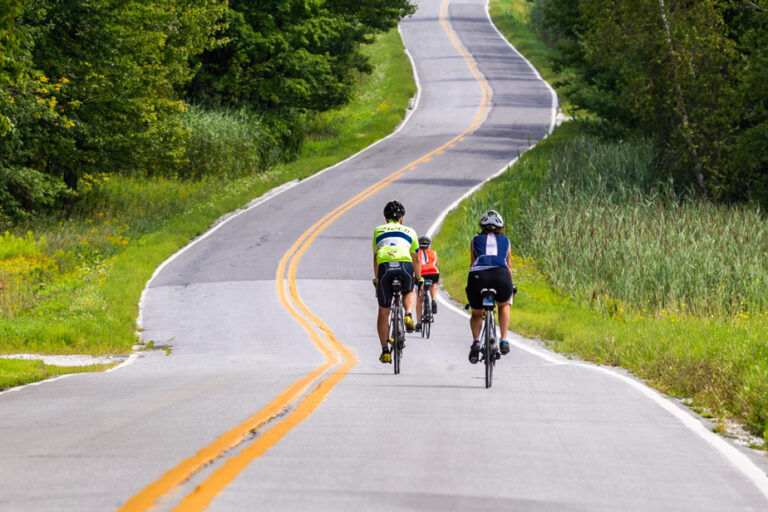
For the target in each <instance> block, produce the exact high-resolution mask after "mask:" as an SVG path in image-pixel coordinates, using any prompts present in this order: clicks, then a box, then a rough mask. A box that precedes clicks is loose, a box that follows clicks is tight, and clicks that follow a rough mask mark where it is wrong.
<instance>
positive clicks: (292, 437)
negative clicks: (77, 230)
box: [0, 0, 768, 511]
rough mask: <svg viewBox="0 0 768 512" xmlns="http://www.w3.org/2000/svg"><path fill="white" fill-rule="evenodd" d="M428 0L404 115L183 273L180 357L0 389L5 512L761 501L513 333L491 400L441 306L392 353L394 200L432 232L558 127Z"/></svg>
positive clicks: (657, 422)
mask: <svg viewBox="0 0 768 512" xmlns="http://www.w3.org/2000/svg"><path fill="white" fill-rule="evenodd" d="M418 3H419V10H418V12H417V14H416V15H414V16H413V17H412V18H408V19H407V20H404V21H403V23H402V25H401V32H402V34H403V38H404V40H405V43H406V46H407V47H408V49H409V52H410V53H411V55H412V57H413V60H414V63H415V67H416V72H417V75H418V78H419V85H420V97H419V101H418V104H417V108H416V109H415V111H414V112H413V114H412V115H411V116H410V117H409V119H408V121H407V123H405V124H404V125H403V126H402V127H401V129H400V130H399V131H398V132H397V133H395V134H394V135H392V136H391V137H389V138H387V139H385V140H384V141H381V142H380V143H379V144H377V145H375V146H374V147H372V148H369V149H368V150H366V151H364V152H363V153H361V154H359V155H357V156H356V157H355V158H353V159H351V160H349V161H346V162H344V163H342V164H340V165H338V166H336V167H334V168H332V169H330V170H327V171H326V172H323V173H321V174H319V175H317V176H315V177H313V178H311V179H308V180H304V181H302V182H300V183H298V184H296V185H295V186H292V187H289V188H286V189H284V190H282V191H281V193H279V194H277V195H275V196H273V197H271V198H270V199H268V200H265V201H263V202H261V203H259V204H258V205H255V206H253V207H252V208H250V209H248V210H247V211H244V212H241V213H240V214H238V215H237V216H235V217H232V218H231V219H229V220H228V221H226V222H225V223H223V224H220V225H219V226H218V227H217V228H216V229H215V230H213V231H211V232H209V233H208V234H206V235H205V236H204V237H202V238H200V239H199V240H197V241H196V242H195V243H194V244H193V245H191V246H189V247H188V248H187V249H186V250H185V251H183V252H181V253H180V254H178V255H177V256H176V257H174V258H173V259H172V260H170V261H169V262H167V264H165V265H164V266H163V268H162V269H161V270H160V272H158V274H157V275H156V277H155V278H154V279H153V281H152V282H151V283H150V285H149V287H148V289H147V291H146V293H145V297H144V300H143V304H142V324H143V326H144V328H145V331H144V333H143V337H144V339H145V340H153V341H155V342H156V343H157V344H169V345H171V346H172V348H173V351H172V354H171V355H170V356H165V355H164V354H162V353H148V354H145V355H143V357H140V358H138V359H137V360H136V362H135V363H133V364H131V365H128V366H125V367H122V368H120V369H118V370H117V371H114V372H110V373H105V374H89V375H78V376H75V377H71V378H67V379H62V380H58V381H55V382H51V383H46V384H43V385H40V386H32V387H27V388H24V389H21V390H19V391H17V392H12V393H5V394H1V395H0V453H2V460H1V461H0V510H3V511H5V510H14V511H15V510H46V511H47V510H78V511H84V510H114V509H119V508H122V509H123V510H145V509H149V508H150V507H155V509H158V510H167V509H172V508H174V507H177V508H179V509H181V510H199V509H202V508H205V507H209V508H210V509H212V510H252V509H256V508H257V507H258V508H261V509H266V510H393V509H394V510H410V509H418V510H534V511H540V510H551V511H562V510H606V511H609V510H610V511H614V510H624V511H649V510H690V511H702V510H712V511H725V510H728V511H731V510H767V509H768V483H766V479H765V466H763V469H759V468H758V465H759V464H764V462H763V461H760V460H757V462H752V460H753V459H752V458H751V455H745V452H742V451H740V450H739V449H736V448H734V447H733V446H731V445H730V444H729V443H727V442H725V441H723V440H721V439H720V438H717V437H716V436H714V435H713V434H711V433H708V432H707V431H706V430H705V429H704V427H703V426H701V424H700V423H699V421H698V420H697V419H696V418H693V417H692V416H689V415H688V413H686V412H684V411H682V410H681V409H679V408H677V406H676V405H674V404H673V403H671V402H669V401H667V400H666V399H664V398H662V397H660V396H659V395H657V394H656V393H654V392H652V391H649V390H647V388H645V387H643V386H642V385H640V384H639V383H637V382H636V381H634V380H633V379H631V378H629V377H626V376H624V375H623V374H621V373H615V372H613V371H611V370H605V369H601V368H597V367H594V366H590V365H586V364H580V363H574V362H572V361H570V360H567V359H565V358H562V357H560V356H558V355H555V354H552V353H549V352H546V351H543V350H542V349H540V348H538V347H537V346H536V345H535V344H533V343H532V342H528V341H526V340H522V339H518V340H516V342H515V345H514V347H513V350H512V352H511V353H510V354H509V355H507V356H505V358H504V359H503V360H502V361H501V362H500V363H499V365H498V366H497V369H496V377H495V380H494V386H493V388H492V389H491V390H486V389H484V387H483V380H482V368H481V367H480V366H472V365H470V364H469V363H468V362H467V360H466V357H467V351H468V346H469V341H470V340H469V328H468V323H467V320H466V318H465V317H464V316H463V315H462V314H461V313H460V312H457V311H454V310H452V309H450V308H449V307H448V305H447V303H445V302H443V303H441V304H440V311H439V313H438V315H437V318H436V320H437V322H436V324H435V326H434V328H433V333H432V339H430V340H429V341H424V340H421V339H420V338H418V337H415V336H414V337H410V338H409V341H408V346H407V348H406V351H405V357H404V360H403V370H402V374H401V375H398V376H394V375H392V369H391V366H385V365H381V364H380V363H379V362H378V355H379V347H378V340H377V338H376V335H375V330H374V325H375V315H376V303H375V299H374V297H373V287H372V286H371V283H370V278H371V277H372V268H371V249H370V245H371V242H370V236H371V234H372V230H373V228H374V227H375V226H376V225H377V224H379V223H380V222H381V219H382V215H381V211H382V208H383V205H384V204H385V203H386V202H387V201H388V200H389V199H391V198H398V199H399V200H400V201H402V202H403V203H404V204H405V205H406V208H407V214H406V223H407V224H409V225H411V226H413V227H415V228H416V230H417V231H418V232H419V233H424V232H427V230H429V229H430V227H431V226H432V225H433V223H434V222H435V219H437V218H438V217H439V216H440V215H441V213H442V212H443V211H444V210H445V209H446V208H447V207H448V206H449V205H450V204H452V203H453V202H454V201H456V200H457V199H458V198H459V197H461V196H462V195H463V194H464V193H465V192H466V191H467V190H468V189H469V188H471V187H473V186H475V185H477V184H479V183H482V182H483V181H484V180H485V179H487V178H488V177H489V176H491V175H492V174H494V173H496V172H497V171H498V170H499V169H501V168H503V167H504V166H505V165H506V164H507V163H508V162H509V161H510V160H512V159H513V158H514V157H515V156H517V154H518V153H519V152H521V151H523V150H525V149H526V148H527V147H528V145H529V141H530V140H533V141H535V140H538V139H540V138H541V137H543V136H544V135H545V134H546V132H547V131H548V130H550V129H551V127H552V123H553V118H554V104H555V100H554V97H553V93H552V92H551V90H550V89H549V87H548V86H547V85H546V84H545V83H544V82H542V81H541V80H540V79H539V78H538V76H537V75H536V73H535V72H534V71H533V69H532V68H531V67H530V66H529V65H528V64H527V63H526V62H525V61H524V60H523V59H521V58H520V56H519V55H518V54H517V53H516V52H515V51H514V50H513V49H512V48H511V47H510V46H509V45H508V44H507V43H506V42H505V41H504V40H503V39H502V38H501V37H500V36H499V35H498V33H497V32H496V31H495V29H494V28H493V26H492V25H491V23H490V20H489V18H488V16H487V12H486V6H485V1H484V0H464V1H458V0H422V1H420V2H418ZM756 464H757V465H756Z"/></svg>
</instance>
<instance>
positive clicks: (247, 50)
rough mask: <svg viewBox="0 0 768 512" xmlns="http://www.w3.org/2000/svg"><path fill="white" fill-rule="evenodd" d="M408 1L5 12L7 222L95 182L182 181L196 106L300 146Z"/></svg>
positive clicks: (2, 136) (0, 152)
mask: <svg viewBox="0 0 768 512" xmlns="http://www.w3.org/2000/svg"><path fill="white" fill-rule="evenodd" d="M413 10H414V7H413V6H412V5H410V3H409V2H408V0H248V1H246V0H230V1H228V2H227V1H222V0H2V2H1V5H0V223H4V224H7V223H8V222H10V221H13V220H16V219H19V218H21V217H24V216H25V215H27V214H29V213H30V212H35V211H41V210H46V209H52V208H59V207H61V206H62V205H64V204H65V203H67V202H68V201H72V200H74V199H75V198H76V196H77V186H78V182H79V179H80V178H81V177H82V176H84V175H86V174H96V173H142V174H163V175H174V174H175V173H177V172H178V170H179V168H180V166H181V165H183V164H184V162H185V158H186V144H187V141H188V140H189V133H188V130H186V129H185V128H184V125H183V124H182V122H181V115H182V113H183V112H184V111H185V109H186V108H187V106H188V104H189V103H190V102H195V103H198V104H201V105H203V106H208V107H219V106H228V107H235V108H238V109H243V108H246V109H249V110H251V111H253V112H255V113H257V114H258V115H259V116H262V117H263V119H265V122H266V123H267V124H268V125H269V126H270V129H272V130H274V132H275V134H276V137H278V138H280V139H281V140H282V142H283V144H285V145H286V147H288V146H291V145H292V146H293V147H294V148H295V147H296V146H297V145H298V143H299V140H298V135H297V133H299V132H300V130H299V129H298V128H299V126H300V124H301V118H302V116H303V115H304V114H305V113H307V112H318V111H324V110H328V109H331V108H335V107H339V106H341V105H343V104H344V103H346V102H347V101H348V100H349V95H350V91H351V87H352V84H353V83H354V81H355V79H356V77H357V75H358V73H360V72H366V71H369V65H368V62H367V61H366V59H365V58H364V57H363V55H362V53H361V51H360V49H361V44H363V43H366V42H369V41H371V39H372V37H373V36H374V35H375V34H376V33H378V32H380V31H383V30H386V29H388V28H391V27H393V26H395V25H396V24H397V22H398V21H399V20H400V19H401V18H402V17H403V16H406V15H408V14H410V13H412V12H413Z"/></svg>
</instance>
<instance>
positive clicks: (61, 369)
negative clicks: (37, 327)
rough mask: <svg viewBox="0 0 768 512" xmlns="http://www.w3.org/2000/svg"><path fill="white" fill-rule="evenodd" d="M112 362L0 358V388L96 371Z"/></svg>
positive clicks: (109, 365)
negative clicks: (73, 363) (55, 362)
mask: <svg viewBox="0 0 768 512" xmlns="http://www.w3.org/2000/svg"><path fill="white" fill-rule="evenodd" d="M113 366H114V365H113V364H95V365H89V366H54V365H48V364H44V363H43V362H42V361H40V360H20V359H0V390H2V389H7V388H12V387H14V386H20V385H22V384H28V383H30V382H36V381H39V380H43V379H49V378H51V377H58V376H59V375H68V374H71V373H85V372H98V371H103V370H107V369H109V368H111V367H113Z"/></svg>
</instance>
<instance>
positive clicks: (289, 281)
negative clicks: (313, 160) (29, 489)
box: [118, 0, 491, 512]
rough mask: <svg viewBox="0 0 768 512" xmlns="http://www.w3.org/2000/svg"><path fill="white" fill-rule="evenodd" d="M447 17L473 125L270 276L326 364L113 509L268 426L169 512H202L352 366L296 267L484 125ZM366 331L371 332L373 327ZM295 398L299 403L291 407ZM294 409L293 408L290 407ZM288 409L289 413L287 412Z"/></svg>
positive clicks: (149, 494)
mask: <svg viewBox="0 0 768 512" xmlns="http://www.w3.org/2000/svg"><path fill="white" fill-rule="evenodd" d="M447 11H448V0H444V1H443V4H442V6H441V10H440V23H441V24H442V26H443V29H444V30H445V31H446V33H447V34H448V36H449V38H450V39H451V42H452V43H453V45H454V46H455V47H456V48H457V49H458V51H459V53H460V54H461V55H462V57H463V58H464V59H465V60H466V62H467V64H468V65H469V68H470V70H471V71H472V74H473V75H474V76H475V78H476V79H477V81H478V82H479V84H480V86H481V88H482V100H481V103H480V107H479V108H478V111H477V115H476V117H475V119H474V121H473V122H472V124H471V125H470V126H469V128H467V129H466V130H464V131H463V132H462V133H460V134H459V135H457V136H456V137H454V138H452V139H451V140H449V141H448V142H446V143H445V144H443V145H442V146H440V147H438V148H437V149H435V150H433V151H430V152H429V153H427V154H426V155H424V156H422V157H421V158H419V159H417V160H414V161H413V162H411V163H409V164H407V165H406V166H404V167H402V168H400V169H399V170H397V171H395V172H393V173H392V174H390V175H389V176H387V177H385V178H384V179H382V180H380V181H378V182H377V183H375V184H373V185H371V186H370V187H368V188H367V189H365V190H364V191H362V192H361V193H359V194H358V195H356V196H355V197H353V198H352V199H349V200H348V201H346V202H345V203H344V204H342V205H340V206H338V207H337V208H335V209H334V210H333V211H331V212H330V213H327V214H326V215H325V216H324V217H323V218H321V219H320V220H319V221H317V222H316V223H315V224H313V225H312V227H310V228H309V229H308V230H306V231H305V232H304V233H303V234H302V235H301V237H299V239H298V240H296V242H294V244H293V245H292V246H291V248H290V249H289V250H288V252H286V253H285V255H284V256H283V257H282V259H281V260H280V263H279V265H278V269H277V274H276V276H275V281H276V291H277V296H278V299H279V300H280V303H281V304H282V305H283V307H284V308H285V309H286V310H287V311H288V313H290V315H291V316H292V317H293V318H294V319H295V320H296V322H297V323H299V325H301V326H302V327H303V328H304V330H305V331H306V332H307V334H308V335H309V338H310V340H311V342H312V343H313V344H314V346H315V347H316V348H317V349H318V350H319V351H320V352H321V353H322V354H323V357H324V359H325V362H323V363H322V364H320V365H319V366H317V367H316V368H314V369H313V370H312V371H311V372H309V373H308V374H306V375H304V376H303V377H301V378H300V379H298V380H297V381H295V382H293V383H292V384H290V385H289V386H288V387H287V388H285V389H284V390H283V391H282V392H281V393H280V394H279V395H278V396H276V397H275V398H274V399H273V400H272V401H271V402H270V403H269V404H267V405H266V406H265V407H264V408H263V409H261V410H260V411H259V412H257V413H256V414H254V415H253V416H251V417H250V418H248V420H246V421H245V422H243V423H241V424H240V425H238V426H236V427H234V428H233V429H231V430H229V431H228V432H226V433H224V434H223V435H221V436H220V437H219V438H218V439H216V440H215V441H214V442H213V443H211V444H210V445H209V446H206V447H205V448H203V449H202V450H200V451H199V452H198V453H197V454H195V456H193V457H190V458H188V459H186V460H184V461H182V462H181V463H180V464H179V465H178V466H176V467H175V468H173V469H171V470H169V471H167V472H166V473H165V474H164V475H163V476H162V477H160V478H159V479H158V480H156V481H155V482H153V483H151V484H149V485H148V486H147V487H145V488H144V489H143V490H142V491H141V492H139V493H138V494H136V495H135V496H133V497H132V498H131V499H130V500H128V501H127V502H126V503H125V505H123V506H122V507H121V508H120V509H118V510H119V511H121V512H128V511H140V510H147V509H149V508H151V507H152V506H153V505H155V503H156V502H157V501H158V500H159V499H160V498H162V497H163V496H166V495H167V494H169V493H170V492H171V491H173V490H174V489H176V488H177V487H178V486H180V485H181V484H183V483H184V482H186V481H188V480H189V479H190V478H192V476H193V475H195V474H196V473H197V472H199V471H200V470H201V469H202V468H203V467H205V466H206V465H208V464H210V463H212V462H213V461H215V460H217V459H219V458H221V457H222V456H224V455H225V454H226V452H227V451H229V450H231V449H232V448H234V447H236V446H238V445H240V444H242V443H243V442H244V441H245V440H246V439H247V438H249V436H250V435H251V434H252V433H253V432H255V431H257V430H260V429H263V428H264V427H266V426H267V425H272V426H271V427H270V428H269V429H268V430H266V431H264V432H263V433H261V434H260V435H259V436H258V437H257V438H256V439H255V440H254V441H253V442H251V444H249V445H248V446H246V447H245V448H243V449H242V450H241V451H240V452H238V453H237V454H235V455H232V456H230V457H228V458H226V460H225V461H224V463H223V464H222V465H221V466H220V467H219V468H218V469H216V470H215V471H213V472H212V473H211V475H209V476H208V477H207V478H206V479H205V480H203V482H202V483H200V484H199V485H198V486H197V487H196V488H195V489H194V491H192V492H191V493H189V494H188V495H187V496H185V497H184V498H183V499H182V501H181V502H180V503H179V504H178V506H177V507H176V508H174V510H184V511H195V510H203V509H205V508H206V507H207V506H208V505H209V504H210V502H211V500H213V499H214V498H215V497H216V496H217V495H218V494H219V493H220V492H221V491H222V490H223V489H224V488H225V487H226V486H227V485H228V484H229V483H230V482H232V480H234V479H235V477H236V476H237V475H238V474H239V473H240V472H241V471H243V470H244V469H245V468H246V467H247V466H248V465H249V464H250V463H251V462H252V461H253V460H254V459H256V458H258V457H260V456H261V455H262V454H264V452H266V451H267V450H268V449H269V448H271V447H272V446H274V445H275V444H276V443H277V442H279V441H280V439H282V438H283V436H285V434H287V433H288V432H289V431H290V430H291V429H293V428H294V427H295V426H296V425H298V424H299V423H301V422H302V421H304V420H305V419H306V418H307V417H308V416H309V415H310V414H312V412H313V411H314V410H315V409H316V408H317V407H318V406H319V405H320V403H321V402H322V401H323V400H324V399H325V397H326V396H327V395H328V393H330V391H331V390H332V389H333V387H334V386H336V384H338V382H339V381H340V380H341V379H343V378H344V376H345V375H346V374H347V373H348V372H349V370H350V369H351V368H352V367H354V366H355V365H356V364H357V362H358V359H357V358H356V357H355V355H354V354H353V353H352V351H351V350H350V349H349V348H348V347H346V346H345V345H343V344H342V343H341V342H339V340H338V339H337V338H336V336H335V335H334V333H333V331H331V329H330V328H329V327H328V326H327V325H326V324H325V322H323V321H322V320H321V319H320V318H318V317H317V316H316V315H315V314H314V313H312V312H311V311H310V310H309V308H307V306H306V305H305V304H304V302H303V301H302V300H301V297H300V296H299V292H298V288H297V284H296V269H297V265H298V262H299V260H300V259H301V256H302V255H303V254H304V253H305V252H306V251H307V249H308V248H309V246H310V245H311V244H312V242H313V241H314V240H315V238H316V237H317V236H318V235H319V234H320V233H322V232H323V231H324V230H325V229H326V228H327V227H328V226H330V225H331V224H332V223H333V222H334V221H335V220H336V219H338V218H339V217H340V216H341V215H343V214H344V213H346V212H347V211H349V210H350V209H352V208H353V207H355V206H356V205H358V204H360V203H361V202H363V201H365V200H366V199H368V198H370V197H371V196H373V195H374V194H376V193H377V192H379V191H380V190H381V189H383V188H385V187H386V186H388V185H389V184H390V183H392V182H393V181H395V180H397V179H399V178H400V177H402V176H403V175H404V174H405V173H406V172H407V171H410V170H413V169H415V168H416V166H418V165H419V164H420V163H423V162H427V161H429V160H431V159H432V157H433V156H434V155H436V154H442V153H443V152H444V151H445V150H446V149H447V148H449V147H453V146H454V145H455V143H456V142H457V141H460V140H462V139H463V138H464V136H466V135H468V134H469V133H472V132H473V131H475V130H476V129H477V128H478V127H479V126H480V125H482V123H483V122H484V121H485V119H486V117H487V115H488V111H489V105H490V97H491V89H490V86H489V85H488V82H487V81H486V80H485V77H483V75H482V73H480V71H479V69H478V68H477V64H476V63H475V61H474V59H472V57H471V56H470V55H469V54H468V53H467V51H466V50H465V49H464V48H463V46H462V45H461V42H460V41H459V39H458V37H456V35H455V34H454V32H453V30H452V29H451V27H450V25H449V23H448V21H447V20H446V14H447ZM371 329H373V326H372V327H371ZM333 367H336V368H335V369H334V370H333V371H332V372H331V373H330V374H329V375H327V376H326V377H325V378H324V376H325V375H326V373H327V372H328V371H329V370H330V369H331V368H333ZM315 384H316V386H315V387H314V388H313V389H312V390H311V391H310V392H309V393H307V390H308V389H309V388H310V387H312V386H313V385H315ZM302 397H303V398H302ZM300 398H301V400H300V401H299V402H298V403H296V402H297V401H298V400H299V399H300ZM294 404H296V405H295V406H294ZM291 407H293V408H292V409H291Z"/></svg>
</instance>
